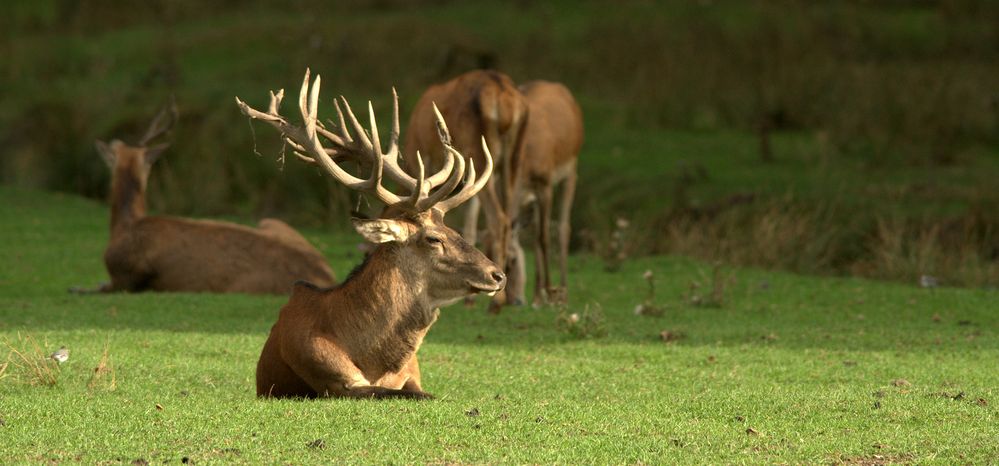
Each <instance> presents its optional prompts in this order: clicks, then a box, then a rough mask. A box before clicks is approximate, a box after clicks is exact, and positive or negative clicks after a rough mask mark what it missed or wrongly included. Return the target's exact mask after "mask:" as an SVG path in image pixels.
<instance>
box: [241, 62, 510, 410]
mask: <svg viewBox="0 0 999 466" xmlns="http://www.w3.org/2000/svg"><path fill="white" fill-rule="evenodd" d="M319 86H320V79H319V76H316V79H315V82H314V83H313V84H312V87H311V91H310V89H309V73H308V71H306V74H305V80H304V81H303V83H302V89H301V92H300V94H299V108H300V111H301V114H302V118H303V120H304V125H303V126H294V125H292V124H290V123H289V122H288V120H286V119H285V118H284V117H282V116H281V115H280V114H279V113H278V107H279V105H280V102H281V97H282V96H283V91H279V92H278V93H277V94H274V93H273V92H272V93H271V102H270V108H269V110H268V111H267V112H266V113H265V112H261V111H258V110H254V109H253V108H250V107H249V106H247V105H246V104H245V103H243V102H242V101H240V100H239V99H238V98H237V99H236V103H237V104H238V105H239V107H240V109H241V110H242V111H243V113H244V114H245V115H247V116H249V117H250V118H254V119H259V120H262V121H265V122H268V123H270V124H271V125H273V126H274V127H275V128H277V129H278V130H279V131H280V132H281V134H282V136H283V138H284V139H285V141H286V142H287V143H288V144H289V145H290V146H291V147H292V148H293V149H294V150H295V152H296V155H298V156H299V158H301V159H302V160H305V161H307V162H309V163H312V164H316V165H318V166H319V167H321V168H322V169H323V170H325V171H326V172H328V173H329V174H330V175H331V176H332V177H333V178H334V179H336V180H337V181H339V182H340V183H343V184H344V185H346V186H347V187H349V188H351V189H356V190H359V191H362V192H366V193H370V194H372V195H374V196H375V197H377V198H378V199H379V200H381V201H382V202H384V203H385V204H386V205H387V206H388V207H387V208H386V209H385V210H384V211H383V212H382V215H381V217H380V218H377V219H372V220H361V219H354V221H353V224H354V228H355V229H356V230H357V232H358V233H360V234H361V235H362V236H363V237H364V238H365V239H367V240H368V241H370V242H372V243H376V244H377V246H376V247H375V248H374V250H373V251H372V252H371V253H370V254H369V255H368V257H367V258H366V259H365V260H364V262H363V263H362V264H361V265H360V266H358V267H357V269H355V270H354V271H353V272H352V273H351V274H350V276H348V277H347V279H346V280H345V281H344V282H343V283H342V284H340V285H339V286H337V287H335V288H330V289H322V288H319V287H316V286H313V285H311V284H308V283H298V284H296V286H295V288H294V290H293V292H292V295H291V299H289V301H288V303H287V304H286V305H285V306H284V307H283V308H282V309H281V312H280V315H279V316H278V320H277V323H275V324H274V326H273V327H272V328H271V332H270V336H269V337H268V338H267V342H266V343H265V344H264V348H263V351H262V352H261V354H260V360H259V362H258V363H257V395H258V396H261V397H270V396H273V397H305V398H313V397H350V398H367V397H374V398H389V397H403V398H417V399H422V398H429V397H430V395H429V394H427V393H426V392H424V391H423V388H422V387H421V385H420V367H419V364H418V362H417V358H416V352H417V350H419V348H420V345H421V343H422V342H423V337H424V336H425V335H426V333H427V331H428V330H429V329H430V326H431V325H432V324H433V323H434V322H435V321H436V320H437V317H438V315H439V314H440V310H439V307H440V306H443V305H446V304H448V303H451V302H454V301H456V300H458V299H461V298H463V297H466V296H470V295H474V294H478V293H485V294H494V293H496V292H498V291H500V290H502V289H503V286H504V284H505V281H506V277H505V276H504V274H503V272H502V271H501V270H500V268H499V267H497V266H496V265H495V264H494V263H493V262H491V261H490V260H489V259H487V258H486V256H485V255H484V254H482V253H481V252H479V251H478V250H477V249H475V247H474V246H472V245H471V244H469V243H468V242H467V241H465V240H464V239H462V237H461V236H460V235H459V234H458V233H457V232H455V231H454V230H452V229H450V228H448V227H447V226H446V225H445V224H444V214H446V213H447V212H448V211H449V210H451V209H453V208H454V207H456V206H458V205H460V204H461V203H463V202H465V201H467V200H468V199H470V198H472V197H473V196H474V195H475V194H476V193H477V192H478V191H479V190H481V189H482V188H483V186H484V185H485V184H486V181H487V180H488V179H489V176H490V174H491V173H492V169H493V162H492V156H491V155H490V154H489V149H488V148H487V147H485V141H484V140H483V141H482V144H483V146H484V147H483V152H484V154H485V171H484V172H483V173H482V175H481V176H480V177H478V178H476V176H475V164H474V161H469V162H468V163H467V173H466V162H465V159H464V157H463V156H462V155H461V154H460V153H459V152H458V151H457V150H456V149H455V148H454V147H452V145H451V138H450V135H449V134H448V130H447V127H446V126H445V124H444V119H443V117H441V116H440V114H439V113H437V125H438V131H439V133H438V137H439V138H440V140H441V143H442V145H443V147H444V149H445V150H446V153H447V156H448V158H447V160H446V162H445V163H444V165H443V167H442V168H441V169H440V170H439V171H437V172H436V173H434V174H433V175H431V176H425V174H424V168H423V161H422V158H421V157H419V156H418V157H417V170H416V174H415V176H410V175H409V174H407V173H406V172H404V171H403V170H402V169H401V168H400V167H399V103H398V98H397V97H396V98H395V107H394V108H395V112H394V115H393V116H394V119H393V125H392V133H391V139H390V146H389V150H388V151H387V152H382V146H381V142H380V139H379V136H378V129H377V127H376V125H375V117H374V112H373V111H372V109H371V104H370V103H369V104H368V112H369V115H370V118H371V128H370V129H371V132H370V137H369V136H368V134H367V133H366V132H365V130H364V128H362V127H361V125H360V123H358V121H357V119H356V118H355V117H354V114H353V112H352V111H351V109H350V106H349V105H348V104H347V101H346V99H344V98H343V97H341V98H340V101H339V102H337V104H336V109H337V113H338V115H339V121H340V124H339V134H337V133H334V132H333V131H330V130H328V129H327V128H325V127H324V126H323V125H322V124H321V123H320V122H319V121H318V119H317V106H318V100H319ZM341 102H342V104H343V106H344V108H345V109H346V114H347V116H348V118H349V121H350V125H351V126H352V127H353V130H354V134H353V135H351V134H350V132H349V131H348V130H347V124H346V122H345V121H344V112H343V111H342V110H341V107H340V103H341ZM320 138H323V139H325V140H326V141H328V145H329V147H324V146H323V142H322V140H321V139H320ZM344 159H347V160H350V159H353V160H355V161H357V162H359V163H358V165H360V166H361V167H365V168H367V167H370V170H371V174H370V176H369V177H368V178H366V179H359V178H356V177H354V176H353V175H351V174H349V173H347V172H346V171H345V170H344V169H342V168H341V167H340V166H339V165H338V164H337V160H344ZM383 174H384V175H387V176H388V178H390V179H391V181H393V182H394V183H395V184H396V185H398V186H399V187H400V188H401V189H404V190H408V191H409V193H410V194H409V195H407V196H399V195H397V194H395V193H393V192H391V191H390V190H388V189H387V188H385V187H384V186H383V185H382V176H383ZM462 181H464V184H463V186H462V187H461V188H460V189H457V190H456V188H457V187H458V185H459V183H460V182H462Z"/></svg>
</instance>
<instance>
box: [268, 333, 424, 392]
mask: <svg viewBox="0 0 999 466" xmlns="http://www.w3.org/2000/svg"><path fill="white" fill-rule="evenodd" d="M289 353H290V354H289ZM285 354H286V355H291V357H289V358H287V360H286V362H287V363H288V365H289V366H291V368H292V369H293V370H294V371H295V373H296V374H297V375H298V376H299V377H301V378H302V380H304V381H305V383H307V384H308V385H309V386H310V387H312V389H313V390H315V392H316V394H317V395H318V396H322V397H332V398H378V399H380V398H410V399H417V400H425V399H432V398H433V395H431V394H429V393H426V392H424V391H422V390H419V388H418V387H419V384H417V385H416V389H413V386H412V385H411V386H410V387H406V386H405V385H404V386H403V388H401V389H395V388H386V387H381V386H378V385H374V384H372V383H371V382H370V381H368V379H367V378H365V376H364V373H363V372H362V371H361V369H360V368H358V367H357V366H356V365H355V364H354V363H353V361H351V360H350V358H349V357H348V355H347V354H346V353H345V352H344V351H343V350H341V349H340V348H338V347H337V345H336V344H335V343H333V342H331V341H329V340H325V339H319V340H314V341H313V342H312V344H311V345H309V347H308V348H304V351H292V352H285Z"/></svg>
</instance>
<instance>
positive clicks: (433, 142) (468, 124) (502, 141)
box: [403, 70, 527, 312]
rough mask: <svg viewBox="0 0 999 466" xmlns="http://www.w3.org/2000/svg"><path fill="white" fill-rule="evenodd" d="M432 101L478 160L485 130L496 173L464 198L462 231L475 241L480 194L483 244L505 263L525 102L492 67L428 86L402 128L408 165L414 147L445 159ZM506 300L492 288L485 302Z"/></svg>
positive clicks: (433, 162) (494, 307)
mask: <svg viewBox="0 0 999 466" xmlns="http://www.w3.org/2000/svg"><path fill="white" fill-rule="evenodd" d="M435 104H436V106H437V107H438V108H439V109H440V112H441V114H443V116H444V118H445V119H446V120H447V121H449V122H451V134H452V135H453V136H454V147H455V148H456V149H457V150H458V151H460V152H461V153H463V154H465V155H467V156H468V158H469V159H471V160H473V161H474V162H475V163H476V164H479V165H480V166H481V164H482V163H483V162H484V157H485V154H484V152H485V149H484V148H480V146H479V140H480V138H482V137H483V136H484V137H485V141H486V144H487V146H488V149H489V150H490V151H492V153H493V154H496V165H497V172H498V173H497V175H498V176H493V177H492V179H490V180H489V182H488V183H486V187H485V189H484V190H483V191H482V193H481V194H480V195H479V196H478V197H477V198H475V199H472V200H471V202H469V203H468V209H467V210H466V213H465V223H464V226H463V232H462V233H463V236H464V237H465V239H466V240H467V241H469V242H470V243H472V244H475V241H476V232H477V228H478V216H479V206H480V201H479V198H482V206H483V209H482V210H483V213H484V214H485V217H486V228H487V231H488V235H487V237H486V244H485V245H484V246H483V249H485V251H486V253H487V255H488V256H489V258H490V259H492V260H493V261H494V262H496V263H497V264H505V263H506V257H507V249H508V248H509V247H510V241H511V235H512V231H511V225H510V217H509V216H508V215H507V211H508V209H509V203H510V202H512V197H510V195H511V194H512V191H511V186H512V181H513V180H514V178H513V177H514V176H515V175H514V174H513V173H512V172H511V165H512V163H513V159H512V157H513V155H514V154H515V153H516V150H517V146H518V144H519V140H520V135H521V132H522V130H523V127H524V122H525V121H526V118H527V104H526V102H525V101H524V98H523V96H522V95H521V93H520V92H518V91H517V87H516V85H514V83H513V81H512V80H511V79H510V78H509V77H508V76H506V75H504V74H502V73H499V72H496V71H482V70H479V71H471V72H468V73H465V74H463V75H461V76H458V77H457V78H454V79H452V80H450V81H448V82H445V83H443V84H437V85H434V86H431V87H430V88H429V89H427V91H426V92H424V93H423V96H422V97H420V100H419V101H418V102H417V104H416V107H414V108H413V113H412V115H411V116H410V119H409V127H408V128H407V130H406V144H405V146H403V149H404V157H405V159H406V165H407V168H409V169H410V171H412V170H414V169H415V168H416V167H417V160H416V154H417V152H420V153H422V154H424V155H425V156H427V157H428V165H429V166H430V167H432V168H433V169H437V167H440V166H442V165H443V164H444V163H446V162H447V161H448V160H447V155H446V153H445V151H444V149H443V147H442V144H441V140H440V139H439V138H438V137H437V123H436V122H435V120H434V117H433V113H432V112H431V107H433V106H434V105H435ZM497 183H499V184H500V186H499V187H497V186H496V184H497ZM506 301H507V299H506V295H505V293H503V292H501V293H499V294H497V295H496V296H495V297H494V298H493V301H492V302H491V303H490V307H489V309H490V311H492V312H496V311H498V310H499V308H500V306H503V305H504V304H506Z"/></svg>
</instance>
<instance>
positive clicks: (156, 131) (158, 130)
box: [139, 96, 177, 146]
mask: <svg viewBox="0 0 999 466" xmlns="http://www.w3.org/2000/svg"><path fill="white" fill-rule="evenodd" d="M176 122H177V99H176V98H174V97H173V96H170V102H169V103H167V104H166V105H164V106H163V108H162V109H160V111H159V113H157V114H156V116H155V117H154V118H153V121H152V122H151V123H149V128H146V133H145V134H143V135H142V139H139V146H146V145H148V144H149V142H150V141H152V140H153V139H156V137H158V136H159V135H161V134H163V133H165V132H167V131H169V130H170V128H171V127H173V125H174V123H176Z"/></svg>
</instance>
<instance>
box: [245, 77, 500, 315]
mask: <svg viewBox="0 0 999 466" xmlns="http://www.w3.org/2000/svg"><path fill="white" fill-rule="evenodd" d="M320 83H321V79H320V77H319V76H316V79H315V81H314V82H313V83H312V85H311V89H310V85H309V71H308V70H306V72H305V79H304V80H303V83H302V88H301V91H300V92H299V109H300V111H301V114H302V119H303V120H304V123H305V124H304V127H299V126H295V125H292V124H290V123H289V122H288V121H287V120H286V119H285V118H284V117H282V116H281V115H280V114H278V107H279V106H280V103H281V100H282V98H283V96H284V91H283V90H281V91H278V92H277V93H274V92H271V94H270V95H271V101H270V107H269V110H268V111H267V112H266V113H265V112H261V111H258V110H255V109H253V108H251V107H249V106H248V105H247V104H245V103H244V102H243V101H241V100H240V99H239V98H236V103H237V105H239V107H240V109H241V110H242V112H243V114H245V115H247V116H249V117H250V118H254V119H259V120H262V121H265V122H267V123H269V124H271V125H272V126H274V127H275V128H277V129H278V130H279V131H280V132H281V134H282V137H283V139H284V141H285V142H286V143H287V144H288V145H289V146H291V148H292V149H293V150H294V152H295V155H296V156H297V157H298V158H299V159H301V160H303V161H305V162H307V163H310V164H314V165H317V166H319V167H321V168H322V169H323V170H325V171H326V172H327V173H329V174H330V175H331V176H333V178H334V179H336V180H337V181H339V182H340V183H342V184H343V185H345V186H347V187H349V188H351V189H355V190H358V191H361V192H366V193H369V194H373V195H374V196H375V197H377V198H378V199H379V200H381V201H382V202H384V203H385V204H386V205H387V208H386V209H385V210H384V211H383V212H382V214H381V216H380V217H379V218H377V219H354V220H353V224H354V228H355V229H356V230H357V232H358V233H360V234H361V236H363V237H364V238H365V239H367V240H368V241H370V242H372V243H376V244H378V245H379V246H378V247H377V248H376V250H375V251H374V252H373V253H372V258H373V260H383V259H388V260H390V261H392V263H393V264H395V265H401V266H402V267H405V268H406V269H407V270H408V271H410V272H416V273H417V275H418V276H421V277H423V281H422V283H423V284H424V285H425V286H426V290H424V291H425V292H426V294H427V297H428V299H429V300H430V301H431V305H432V307H437V306H439V305H443V304H445V303H448V302H451V301H453V300H456V299H460V298H462V297H464V296H468V295H470V294H474V293H490V294H491V293H495V292H497V291H500V290H501V289H503V286H504V285H505V283H506V276H505V275H504V274H503V272H502V270H501V269H500V268H499V267H497V266H496V264H494V263H493V262H492V261H490V260H489V259H488V258H486V256H485V255H484V254H482V252H481V251H479V250H477V249H475V247H474V246H472V245H471V244H469V243H468V242H467V241H465V240H464V239H463V238H462V237H461V235H459V234H458V233H457V232H456V231H454V230H452V229H451V228H449V227H448V226H447V225H445V224H444V215H445V214H446V213H447V212H448V211H449V210H451V209H453V208H454V207H456V206H458V205H460V204H461V203H463V202H465V201H467V200H468V199H470V198H471V197H472V196H474V195H475V194H476V193H477V192H478V191H479V190H481V189H482V187H483V186H485V184H486V181H487V180H488V178H489V176H490V175H491V174H492V171H493V161H492V155H491V154H490V153H489V148H488V146H486V143H485V140H484V139H483V141H482V146H483V150H484V151H485V154H486V167H485V171H484V172H483V173H482V175H481V176H479V177H476V174H475V164H474V163H473V162H471V161H469V162H468V165H467V170H466V163H465V157H464V156H462V155H461V154H460V153H459V152H458V151H457V150H456V149H455V148H454V147H453V146H452V145H451V136H450V134H449V132H448V129H447V125H446V124H445V122H444V118H443V117H442V116H441V114H440V112H439V111H438V110H437V108H436V106H434V111H435V113H436V115H437V123H438V130H439V136H440V138H441V142H442V144H443V146H444V149H445V151H446V152H447V155H448V157H447V159H446V162H445V164H444V167H442V168H441V169H440V170H439V171H438V172H436V173H433V174H431V175H430V176H426V174H425V173H424V165H423V159H422V157H420V156H419V154H417V160H418V166H417V167H416V168H417V169H416V173H417V176H416V177H413V176H410V175H409V174H407V173H406V172H405V171H403V170H402V168H401V167H400V166H399V156H400V151H399V98H398V95H396V93H395V90H394V89H393V91H392V94H393V102H394V105H393V110H394V111H393V121H392V131H391V135H390V139H389V149H388V150H387V151H383V149H382V146H381V140H380V137H379V134H378V127H377V125H376V123H375V116H374V110H373V109H372V106H371V103H370V102H368V115H369V117H370V122H371V123H370V126H371V128H370V136H369V134H368V132H367V131H365V129H364V128H363V127H362V126H361V124H360V123H359V122H358V120H357V118H356V117H355V116H354V112H353V111H352V110H351V108H350V104H349V103H348V102H347V100H346V99H345V98H344V97H342V96H341V97H340V99H339V100H335V101H334V103H335V107H336V112H337V116H338V119H339V125H338V128H339V131H338V132H337V133H334V132H333V131H331V130H329V129H327V128H326V127H325V126H324V125H323V124H322V123H321V122H320V121H319V120H318V118H317V113H318V101H319V88H320ZM341 103H342V104H343V106H342V107H341ZM345 113H346V116H347V118H344V115H345ZM347 121H349V122H350V126H352V127H353V129H354V134H353V135H352V134H351V133H350V131H348V129H347ZM320 137H322V138H323V139H325V140H326V141H327V142H328V147H327V146H324V145H323V143H322V140H321V139H320ZM343 160H352V161H355V162H357V163H358V165H359V166H360V167H362V168H370V175H369V176H368V177H367V178H365V179H361V178H357V177H355V176H354V175H351V174H350V173H348V172H347V171H346V170H344V169H343V168H342V167H340V165H338V163H337V161H343ZM383 175H386V176H388V178H389V179H391V180H392V181H393V182H394V183H395V184H396V185H398V186H399V187H401V188H402V189H405V190H408V191H409V193H408V194H406V195H398V194H395V193H393V192H392V191H390V190H388V189H387V188H385V187H384V186H383V185H382V178H383ZM462 182H464V183H463V185H462V187H461V188H460V189H458V190H457V191H456V190H455V189H456V188H457V187H458V185H459V184H460V183H462Z"/></svg>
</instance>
